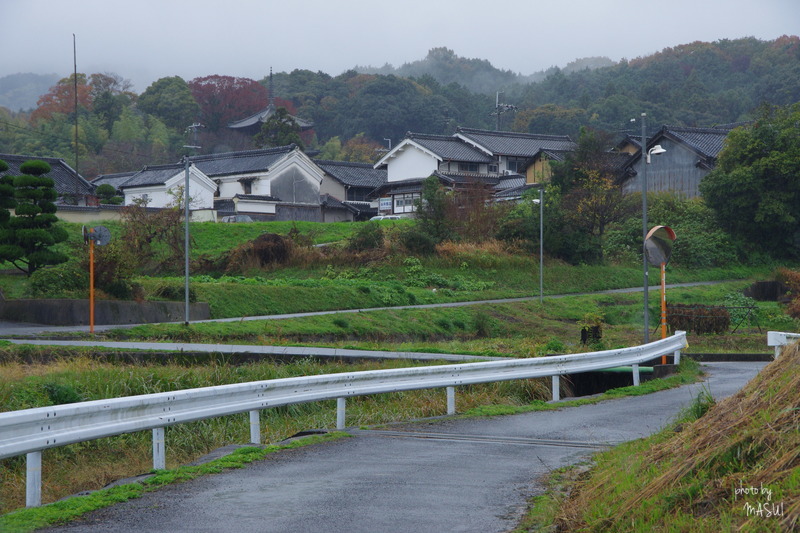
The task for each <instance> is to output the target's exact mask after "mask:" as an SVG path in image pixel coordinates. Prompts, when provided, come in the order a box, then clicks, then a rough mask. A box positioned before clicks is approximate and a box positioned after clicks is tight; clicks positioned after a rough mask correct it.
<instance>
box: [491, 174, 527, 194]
mask: <svg viewBox="0 0 800 533" xmlns="http://www.w3.org/2000/svg"><path fill="white" fill-rule="evenodd" d="M522 185H525V176H522V175H520V174H509V175H508V176H502V177H501V178H500V181H498V182H497V185H495V189H497V190H499V191H502V190H506V189H513V188H515V187H521V186H522Z"/></svg>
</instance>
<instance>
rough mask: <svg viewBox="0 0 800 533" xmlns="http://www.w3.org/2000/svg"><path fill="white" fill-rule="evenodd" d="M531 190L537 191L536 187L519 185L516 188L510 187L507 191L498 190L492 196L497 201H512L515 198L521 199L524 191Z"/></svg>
mask: <svg viewBox="0 0 800 533" xmlns="http://www.w3.org/2000/svg"><path fill="white" fill-rule="evenodd" d="M533 188H536V189H538V187H536V186H535V185H533V184H530V183H526V184H523V185H519V186H517V187H511V188H509V189H500V190H498V191H497V192H496V193H495V194H494V196H495V198H497V199H498V200H513V199H515V198H519V197H521V196H522V194H523V193H524V192H525V191H529V190H530V189H533Z"/></svg>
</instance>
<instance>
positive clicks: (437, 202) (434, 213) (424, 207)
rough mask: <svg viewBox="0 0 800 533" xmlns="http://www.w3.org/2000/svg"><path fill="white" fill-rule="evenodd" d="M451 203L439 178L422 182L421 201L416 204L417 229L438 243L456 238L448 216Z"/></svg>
mask: <svg viewBox="0 0 800 533" xmlns="http://www.w3.org/2000/svg"><path fill="white" fill-rule="evenodd" d="M449 203H450V202H449V201H448V193H447V191H446V190H445V188H444V187H443V186H442V184H441V183H440V182H439V178H437V177H436V176H430V177H428V178H426V179H425V181H424V182H422V191H421V193H420V199H419V201H418V202H417V204H416V209H417V227H418V228H419V230H420V231H421V232H422V233H425V234H426V235H428V236H430V237H431V238H432V239H433V240H434V241H435V242H437V243H440V242H442V241H445V240H447V239H451V238H453V236H454V232H453V228H452V221H451V220H450V219H449V218H448V216H447V212H448V204H449Z"/></svg>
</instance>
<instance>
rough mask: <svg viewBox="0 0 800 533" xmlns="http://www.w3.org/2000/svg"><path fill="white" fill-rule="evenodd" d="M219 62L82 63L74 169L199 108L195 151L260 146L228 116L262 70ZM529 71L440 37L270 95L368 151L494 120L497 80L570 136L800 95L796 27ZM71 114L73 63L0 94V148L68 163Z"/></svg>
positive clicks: (151, 156) (112, 158)
mask: <svg viewBox="0 0 800 533" xmlns="http://www.w3.org/2000/svg"><path fill="white" fill-rule="evenodd" d="M603 65H608V66H603ZM362 70H365V69H363V68H362ZM224 74H225V73H217V74H212V75H208V76H203V77H199V78H195V79H193V80H183V79H181V78H179V77H177V76H173V77H167V78H162V79H160V80H156V81H155V82H154V83H153V84H152V85H151V86H150V87H148V88H147V89H146V90H145V91H144V92H143V93H142V94H136V93H134V92H131V91H130V84H129V83H128V82H127V80H126V79H125V78H124V73H119V74H114V73H102V74H99V73H92V74H89V73H79V74H78V93H79V94H78V96H79V106H80V107H79V116H78V124H79V127H78V143H77V144H78V146H77V149H78V157H77V159H78V161H77V164H78V165H79V171H80V172H81V173H82V174H83V175H84V176H87V177H89V178H92V177H94V176H95V175H97V174H99V173H110V172H118V171H128V170H137V169H139V168H141V167H142V166H143V165H145V164H158V163H164V162H174V161H176V160H177V159H178V158H179V157H180V155H181V151H182V146H184V145H185V144H187V142H186V141H187V139H186V135H185V129H186V127H187V126H189V125H190V124H192V123H193V122H196V121H199V122H201V123H203V124H204V125H206V126H207V127H206V128H205V129H204V130H202V133H201V134H200V138H199V139H198V144H200V146H202V149H201V151H202V152H203V153H208V152H212V151H225V150H238V149H247V148H254V147H256V146H255V144H254V141H253V139H252V137H247V136H243V135H241V134H238V133H237V132H232V131H230V130H228V129H227V128H226V127H225V124H226V123H227V122H228V121H230V120H234V119H236V118H244V117H246V116H248V115H250V114H253V113H255V112H257V111H260V110H261V109H263V108H264V107H265V106H266V104H267V102H268V91H267V87H268V86H269V75H268V74H267V73H266V72H265V75H264V78H263V79H261V80H249V79H245V78H234V77H232V76H229V75H224ZM537 76H538V78H540V79H538V81H535V82H531V81H530V79H531V78H526V77H524V76H521V75H519V74H515V73H512V72H510V71H502V70H499V69H496V68H494V67H493V66H492V65H491V64H490V63H489V62H488V61H485V60H479V59H465V58H461V57H458V56H457V55H455V53H454V52H452V51H451V50H448V49H446V48H438V49H433V50H431V51H430V53H429V54H428V56H427V57H426V58H425V59H423V60H420V61H417V62H413V63H408V64H406V65H403V66H401V67H400V68H398V69H394V68H393V67H390V66H385V67H382V68H380V69H372V73H368V72H358V71H357V70H356V69H353V70H350V71H347V72H345V73H343V74H340V75H338V76H331V75H329V74H325V73H323V72H311V71H308V70H294V71H292V72H289V73H276V74H275V75H274V78H273V83H274V88H275V96H276V97H278V98H277V102H276V103H277V105H278V106H283V107H286V108H287V110H288V112H289V113H290V114H292V115H294V116H297V117H302V118H304V119H308V120H312V121H313V122H314V128H313V130H312V131H307V132H304V133H303V143H304V144H305V146H306V149H308V150H321V157H324V158H326V159H345V160H358V161H372V160H374V159H375V158H376V156H379V155H380V152H378V151H377V150H379V149H383V148H386V147H387V145H388V144H389V143H393V144H396V143H397V142H399V141H400V140H401V139H402V138H403V137H404V135H405V133H406V132H408V131H415V132H425V133H435V134H451V133H453V131H454V130H455V128H456V127H458V126H464V127H471V128H487V129H494V128H495V127H496V117H495V116H492V113H493V112H494V110H495V93H496V92H503V93H504V94H503V100H502V101H503V103H506V104H511V105H513V106H516V111H509V112H507V113H504V114H502V116H501V117H500V121H499V122H500V128H501V129H504V130H514V131H530V132H536V133H549V134H567V135H571V136H573V138H577V132H578V131H579V129H580V128H581V127H582V126H591V127H593V128H595V129H598V130H603V131H607V132H612V133H616V132H620V131H624V130H625V129H628V128H631V124H630V120H631V119H632V118H635V117H638V116H639V115H640V114H641V113H642V112H647V113H648V117H649V120H650V124H653V125H660V124H663V123H668V124H673V125H690V126H708V125H714V124H726V123H734V122H740V121H745V120H749V119H751V118H753V117H754V116H755V114H756V110H757V108H758V107H759V106H760V105H761V104H763V103H769V104H774V105H785V104H790V103H794V102H797V101H800V38H798V37H797V36H791V37H787V36H784V37H781V38H779V39H776V40H774V41H761V40H758V39H755V38H745V39H736V40H722V41H717V42H714V43H702V42H695V43H691V44H685V45H680V46H676V47H674V48H668V49H665V50H663V51H661V52H659V53H657V54H654V55H651V56H648V57H642V58H635V59H631V60H624V61H622V62H620V63H617V64H610V65H609V62H608V60H607V59H605V58H589V59H585V60H579V61H576V62H574V63H572V64H570V65H568V66H567V67H565V68H564V69H563V70H562V69H558V68H553V69H550V70H548V71H546V72H544V73H539V75H537ZM74 124H75V115H74V93H73V79H72V77H69V78H65V79H62V80H61V81H59V82H58V84H57V85H55V86H53V87H52V88H51V89H50V91H49V92H48V93H46V94H44V95H43V96H42V97H41V98H40V99H39V102H38V104H37V106H36V108H35V109H33V110H32V112H17V111H11V110H9V109H5V108H2V107H0V147H2V148H0V152H4V153H18V154H31V155H40V156H53V157H63V158H64V159H65V160H67V161H68V162H69V163H70V164H76V157H75V142H74V127H75V126H74ZM270 138H274V136H273V137H270Z"/></svg>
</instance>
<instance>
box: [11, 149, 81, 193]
mask: <svg viewBox="0 0 800 533" xmlns="http://www.w3.org/2000/svg"><path fill="white" fill-rule="evenodd" d="M0 159H2V160H3V161H5V162H6V163H8V170H7V171H5V172H0V176H17V175H19V174H21V172H20V170H19V167H20V165H21V164H22V163H24V162H25V161H31V160H34V159H35V160H38V161H44V162H45V163H47V164H49V165H50V167H51V170H50V172H49V173H47V177H49V178H52V179H53V181H54V182H55V186H56V191H58V194H59V195H64V194H77V195H78V196H89V195H94V186H93V185H92V184H91V183H89V182H88V181H86V180H85V179H84V178H83V177H82V176H81V175H80V174H78V173H77V172H75V170H74V169H73V168H72V167H70V166H69V165H68V164H67V163H66V161H64V160H63V159H58V158H55V157H38V156H33V155H13V154H0Z"/></svg>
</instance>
